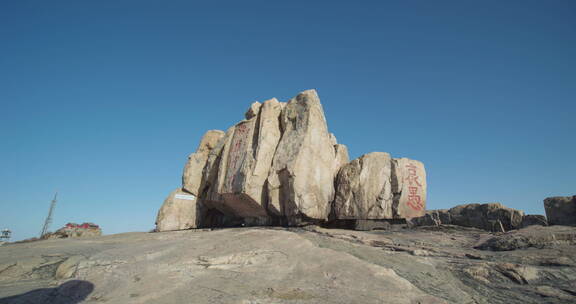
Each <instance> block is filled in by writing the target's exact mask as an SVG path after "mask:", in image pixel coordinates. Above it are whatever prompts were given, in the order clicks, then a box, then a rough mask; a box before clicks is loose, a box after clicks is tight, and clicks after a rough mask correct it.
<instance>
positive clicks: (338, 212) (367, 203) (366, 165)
mask: <svg viewBox="0 0 576 304" xmlns="http://www.w3.org/2000/svg"><path fill="white" fill-rule="evenodd" d="M391 160H392V159H391V158H390V154H388V153H384V152H373V153H370V154H366V155H363V156H361V157H360V158H358V159H355V160H353V161H351V162H350V163H348V164H347V165H345V166H344V167H342V169H340V172H339V173H338V177H337V178H336V189H337V191H336V198H335V200H334V205H333V208H334V210H333V212H334V215H335V216H336V218H337V219H363V220H367V219H392V218H393V212H392V185H391V175H392V162H391Z"/></svg>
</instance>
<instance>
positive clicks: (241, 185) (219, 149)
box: [157, 90, 426, 231]
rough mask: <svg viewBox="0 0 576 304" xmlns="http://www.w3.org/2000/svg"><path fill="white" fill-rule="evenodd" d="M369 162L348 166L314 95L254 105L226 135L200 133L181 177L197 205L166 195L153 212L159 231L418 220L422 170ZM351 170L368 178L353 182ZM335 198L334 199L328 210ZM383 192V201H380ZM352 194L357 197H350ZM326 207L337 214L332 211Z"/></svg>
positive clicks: (406, 163)
mask: <svg viewBox="0 0 576 304" xmlns="http://www.w3.org/2000/svg"><path fill="white" fill-rule="evenodd" d="M373 156H374V157H372V154H370V156H367V157H366V158H367V160H366V161H365V163H363V164H361V165H360V167H359V163H358V161H356V162H352V163H350V164H348V162H349V156H348V149H347V147H346V146H345V145H342V144H339V143H338V141H337V139H336V136H335V135H334V134H331V133H330V132H329V131H328V126H327V123H326V118H325V117H324V111H323V108H322V104H321V103H320V99H319V98H318V95H317V94H316V91H314V90H308V91H304V92H302V93H300V94H298V96H296V97H294V98H292V99H290V100H289V101H288V102H286V103H284V102H280V101H278V100H276V99H270V100H267V101H265V102H263V103H260V102H254V103H252V104H251V106H250V108H249V109H248V111H247V112H246V113H245V119H244V120H242V121H240V122H239V123H237V124H236V125H234V126H232V127H231V128H229V129H228V130H227V131H226V133H224V132H222V131H215V130H213V131H209V132H208V133H206V135H205V136H204V138H203V139H202V142H201V143H200V146H199V147H198V150H197V151H196V152H195V153H193V154H191V155H190V156H189V159H188V162H187V163H186V166H185V169H184V174H183V177H182V189H183V191H186V192H187V193H188V195H194V196H196V197H197V200H195V201H194V204H193V205H192V204H187V203H189V202H182V201H177V200H176V199H175V195H176V194H175V193H173V194H172V195H171V196H170V197H169V198H168V199H167V200H166V202H165V204H164V206H163V207H162V209H161V210H160V213H159V215H158V222H157V225H158V230H160V231H165V230H180V229H189V228H195V227H214V226H227V225H236V224H241V223H243V224H247V225H261V224H288V225H297V224H299V223H303V222H318V221H325V220H328V217H329V215H330V214H337V215H338V217H337V218H339V219H359V220H360V219H361V220H383V219H402V218H407V217H415V216H420V215H423V214H424V211H425V200H426V173H425V171H424V166H423V165H422V163H420V162H418V161H413V160H409V159H405V158H401V159H392V158H391V157H390V156H389V155H388V154H387V153H381V152H380V153H373ZM383 156H385V157H384V159H382V157H383ZM342 167H345V168H349V169H345V170H344V169H343V172H344V173H341V175H342V178H341V180H342V182H338V181H336V179H335V178H336V176H337V174H338V172H339V170H340V169H341V168H342ZM354 168H356V169H354ZM355 170H360V171H362V172H369V173H358V174H354V172H355ZM366 174H368V175H366ZM345 185H348V186H345ZM350 185H352V186H350ZM341 186H342V187H343V188H342V189H339V187H341ZM346 187H348V188H346ZM337 190H339V191H340V192H339V193H340V194H339V197H340V198H339V200H337V201H336V202H335V201H334V198H335V193H336V192H337ZM382 191H384V194H382V195H385V197H380V196H381V192H382ZM357 193H363V194H362V195H364V196H363V197H355V196H356V194H357ZM351 197H352V198H354V199H350V198H351ZM364 198H365V199H364ZM333 204H334V206H336V208H337V209H338V210H339V211H337V212H334V211H333V210H332V205H333ZM200 211H201V212H200Z"/></svg>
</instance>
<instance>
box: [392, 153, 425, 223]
mask: <svg viewBox="0 0 576 304" xmlns="http://www.w3.org/2000/svg"><path fill="white" fill-rule="evenodd" d="M426 186H427V185H426V170H425V169H424V164H422V163H421V162H419V161H417V160H412V159H408V158H395V159H394V160H393V162H392V191H393V193H394V210H395V211H396V213H395V214H394V216H395V217H396V218H413V217H419V216H423V215H424V214H425V212H426Z"/></svg>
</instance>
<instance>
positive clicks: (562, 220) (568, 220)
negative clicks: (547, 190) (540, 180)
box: [544, 195, 576, 226]
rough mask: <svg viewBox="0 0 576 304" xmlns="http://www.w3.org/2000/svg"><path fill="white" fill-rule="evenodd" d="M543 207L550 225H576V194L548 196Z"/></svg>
mask: <svg viewBox="0 0 576 304" xmlns="http://www.w3.org/2000/svg"><path fill="white" fill-rule="evenodd" d="M544 209H546V217H548V224H550V225H564V226H576V195H574V196H572V197H570V196H565V197H563V196H556V197H549V198H547V199H545V200H544Z"/></svg>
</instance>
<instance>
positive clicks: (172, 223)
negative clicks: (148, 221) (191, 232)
mask: <svg viewBox="0 0 576 304" xmlns="http://www.w3.org/2000/svg"><path fill="white" fill-rule="evenodd" d="M202 212H203V211H202V206H201V205H199V203H198V200H197V197H196V196H195V195H194V194H191V193H188V192H185V191H183V190H182V189H176V190H174V191H173V192H172V193H170V195H169V196H168V197H167V198H166V200H165V201H164V204H163V205H162V208H160V211H159V212H158V216H157V217H156V231H174V230H184V229H191V228H197V227H198V226H199V225H200V224H201V223H200V222H201V219H202Z"/></svg>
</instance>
